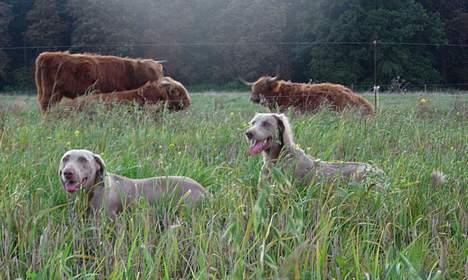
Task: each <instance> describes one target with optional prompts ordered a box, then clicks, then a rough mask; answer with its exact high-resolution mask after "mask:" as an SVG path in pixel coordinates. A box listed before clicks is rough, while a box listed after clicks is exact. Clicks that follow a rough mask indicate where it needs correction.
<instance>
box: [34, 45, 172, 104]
mask: <svg viewBox="0 0 468 280" xmlns="http://www.w3.org/2000/svg"><path fill="white" fill-rule="evenodd" d="M35 76H36V87H37V100H38V103H39V106H40V108H41V110H42V112H45V111H47V110H48V109H49V107H51V106H52V105H54V104H56V103H58V102H60V100H61V99H62V98H63V97H68V98H75V97H77V96H80V95H84V94H85V93H86V92H87V91H89V89H90V88H93V87H94V89H96V90H98V91H100V92H112V91H123V90H130V89H136V88H139V87H141V86H142V85H144V84H145V83H146V82H147V81H156V80H158V79H159V78H161V77H162V76H163V66H162V64H161V63H159V62H157V61H154V60H152V59H131V58H121V57H116V56H101V55H96V54H70V53H68V52H44V53H41V54H40V55H39V56H38V58H37V59H36V73H35Z"/></svg>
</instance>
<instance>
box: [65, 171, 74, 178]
mask: <svg viewBox="0 0 468 280" xmlns="http://www.w3.org/2000/svg"><path fill="white" fill-rule="evenodd" d="M73 175H74V173H73V171H71V170H64V171H63V177H65V179H67V180H70V179H73Z"/></svg>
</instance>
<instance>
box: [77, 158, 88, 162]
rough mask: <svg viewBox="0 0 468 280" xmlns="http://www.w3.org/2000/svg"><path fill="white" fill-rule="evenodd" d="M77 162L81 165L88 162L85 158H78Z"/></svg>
mask: <svg viewBox="0 0 468 280" xmlns="http://www.w3.org/2000/svg"><path fill="white" fill-rule="evenodd" d="M78 161H79V162H81V163H86V162H88V160H87V159H86V158H85V157H78Z"/></svg>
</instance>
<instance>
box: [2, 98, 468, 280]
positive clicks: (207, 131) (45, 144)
mask: <svg viewBox="0 0 468 280" xmlns="http://www.w3.org/2000/svg"><path fill="white" fill-rule="evenodd" d="M422 98H423V99H424V100H422V101H421V99H422ZM193 102H194V104H193V106H192V107H191V108H190V110H189V111H187V112H179V113H173V114H154V113H148V112H144V111H139V110H134V111H131V110H130V112H129V110H128V109H127V108H121V109H120V108H119V109H120V110H114V111H111V112H99V113H95V114H93V115H92V116H89V115H88V114H84V113H81V114H77V113H74V114H58V113H54V114H50V115H49V116H47V117H45V118H43V117H42V116H41V115H40V114H39V112H38V109H37V106H36V103H35V99H34V98H33V97H13V96H10V97H9V96H0V279H15V278H18V277H20V278H23V279H72V278H77V279H94V278H96V279H174V278H195V279H207V278H210V279H223V278H229V279H244V278H247V279H250V278H254V279H262V278H266V279H271V278H273V279H275V278H293V279H463V277H467V273H468V257H467V255H468V241H467V227H468V211H467V205H468V199H467V185H468V95H465V96H455V95H442V94H440V95H437V94H434V95H433V94H431V95H426V96H418V95H408V96H390V95H387V96H381V98H380V107H379V112H378V114H377V116H376V117H375V118H372V119H368V120H364V119H360V118H359V117H357V116H354V115H353V114H350V113H348V114H343V115H339V114H335V113H331V112H328V111H322V112H319V113H317V114H315V115H302V116H293V115H291V123H292V126H293V129H294V132H295V136H296V137H295V138H296V141H297V143H298V144H299V145H300V146H301V147H302V148H303V149H304V150H306V151H307V153H309V154H311V155H313V156H316V157H319V158H321V159H323V160H354V161H364V162H372V163H374V164H375V165H377V166H379V167H380V168H382V169H383V170H384V171H385V172H386V176H387V178H386V183H387V185H388V187H387V189H386V190H385V191H379V190H376V189H375V188H371V187H368V186H366V185H359V184H352V185H346V184H338V183H337V184H330V183H320V182H319V183H317V184H314V185H310V186H300V185H297V184H295V183H294V182H292V181H291V180H289V177H288V176H287V174H284V176H277V181H276V182H275V185H274V186H271V187H263V188H259V187H257V180H258V176H259V171H260V167H261V157H248V156H247V154H246V150H247V142H246V141H245V139H244V135H243V133H244V130H245V128H246V127H247V122H248V121H249V120H250V119H251V118H252V117H253V115H254V113H255V112H264V111H265V109H264V108H262V107H260V106H257V105H254V104H251V103H249V101H248V98H247V94H234V93H233V94H228V93H222V94H216V93H204V94H193ZM70 148H85V149H90V150H93V151H95V152H96V153H99V154H101V156H102V157H103V158H104V159H105V161H106V163H107V169H108V171H110V172H112V173H117V174H121V175H125V176H129V177H133V178H141V177H150V176H156V175H185V176H190V177H192V178H194V179H196V180H198V181H199V182H201V183H202V184H203V185H204V186H206V188H207V189H208V190H209V191H210V193H211V194H212V197H210V198H208V199H206V200H205V201H204V202H203V203H202V204H201V205H199V206H198V207H196V208H192V209H190V208H185V207H183V206H180V205H172V206H171V207H169V206H168V203H161V204H159V205H152V206H146V205H144V203H142V205H140V206H139V207H137V208H136V209H135V210H134V211H131V212H125V213H123V214H122V215H121V216H120V217H119V218H118V220H117V221H116V222H111V221H106V220H103V221H102V222H101V223H96V222H95V221H92V220H89V219H87V218H86V214H85V210H84V207H85V206H84V203H83V201H84V200H80V197H81V198H84V196H83V194H81V195H78V196H77V195H72V194H68V193H66V192H65V191H64V190H63V188H62V187H61V184H60V182H59V178H58V176H57V167H58V164H59V160H60V157H61V156H62V154H63V153H64V152H65V151H67V149H70ZM435 169H437V170H442V171H443V172H444V173H445V174H446V175H447V182H446V183H445V185H443V186H433V185H431V184H430V175H431V173H432V171H433V170H435Z"/></svg>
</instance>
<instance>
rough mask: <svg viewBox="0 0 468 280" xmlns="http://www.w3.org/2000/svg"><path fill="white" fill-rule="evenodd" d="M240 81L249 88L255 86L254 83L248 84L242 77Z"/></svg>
mask: <svg viewBox="0 0 468 280" xmlns="http://www.w3.org/2000/svg"><path fill="white" fill-rule="evenodd" d="M239 81H241V82H242V83H243V84H244V85H246V86H248V87H250V86H253V84H254V83H250V82H247V81H246V80H244V79H243V78H242V77H239Z"/></svg>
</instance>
